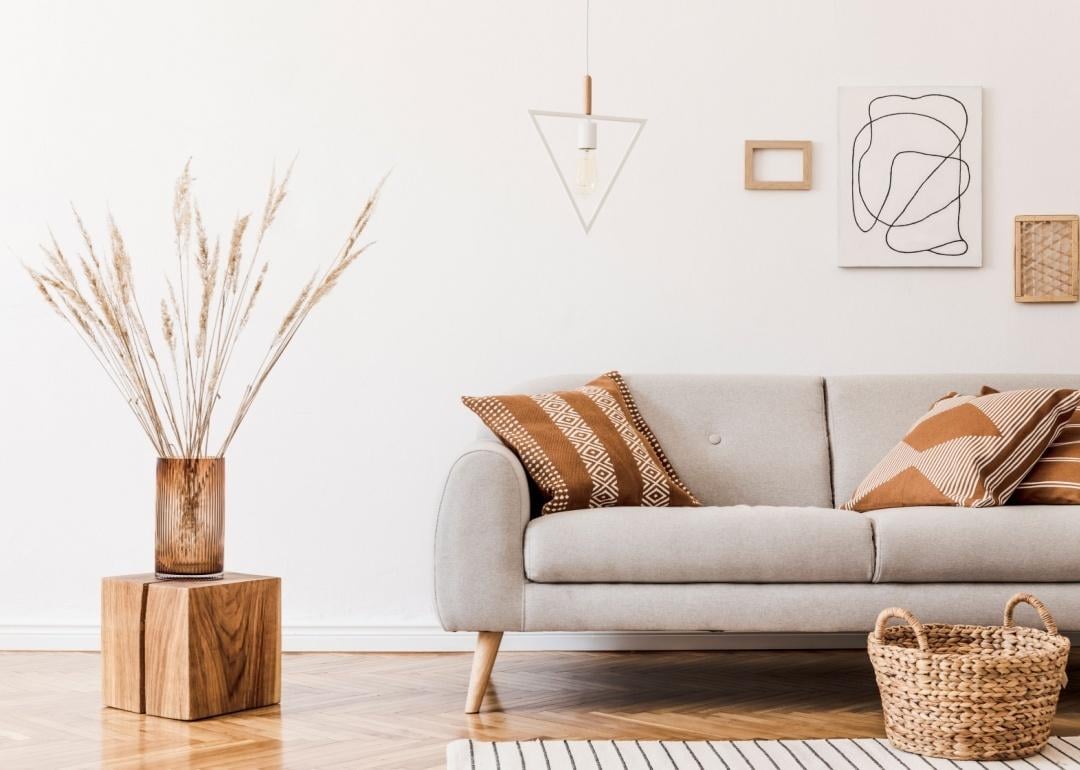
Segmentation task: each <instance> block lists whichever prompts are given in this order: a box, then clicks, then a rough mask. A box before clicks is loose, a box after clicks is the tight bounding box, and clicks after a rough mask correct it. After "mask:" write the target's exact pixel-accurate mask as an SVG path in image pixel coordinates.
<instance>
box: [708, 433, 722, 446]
mask: <svg viewBox="0 0 1080 770" xmlns="http://www.w3.org/2000/svg"><path fill="white" fill-rule="evenodd" d="M709 443H710V444H712V445H713V446H716V445H717V444H719V443H720V434H719V433H710V434H709Z"/></svg>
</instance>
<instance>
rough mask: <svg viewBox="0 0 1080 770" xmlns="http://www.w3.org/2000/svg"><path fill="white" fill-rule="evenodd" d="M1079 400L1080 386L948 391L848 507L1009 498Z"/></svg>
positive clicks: (973, 503)
mask: <svg viewBox="0 0 1080 770" xmlns="http://www.w3.org/2000/svg"><path fill="white" fill-rule="evenodd" d="M1078 405H1080V391H1074V390H1068V389H1050V388H1031V389H1028V390H1010V391H1005V392H1003V393H987V394H986V395H979V396H958V395H950V396H947V397H946V398H943V399H942V400H940V401H938V402H937V403H935V404H934V405H933V406H932V407H931V408H930V411H929V412H927V413H926V415H924V416H923V417H922V418H920V419H919V421H918V422H916V423H915V424H914V425H913V426H912V427H911V430H909V431H908V434H907V435H906V436H905V437H904V439H903V440H902V441H901V442H900V443H899V444H897V445H896V446H895V447H893V449H892V450H890V452H889V453H888V454H887V455H886V456H885V458H884V459H882V461H881V462H880V463H878V464H877V466H876V467H875V468H874V469H873V470H872V471H870V474H869V475H868V476H867V477H866V478H865V479H864V480H863V482H862V483H861V484H859V486H858V488H857V489H856V490H855V494H854V495H853V496H852V498H851V500H849V501H848V502H847V503H845V504H844V505H843V506H842V507H843V508H845V509H847V510H851V511H873V510H877V509H879V508H902V507H906V506H913V505H952V506H964V507H970V508H983V507H986V506H991V505H1003V504H1004V503H1005V501H1006V500H1008V499H1009V496H1010V495H1011V494H1012V492H1013V490H1014V489H1016V487H1017V485H1019V484H1020V483H1021V481H1022V480H1023V479H1024V477H1025V476H1026V475H1027V474H1028V471H1030V470H1031V468H1032V467H1033V466H1034V465H1035V464H1036V462H1038V460H1039V457H1040V456H1041V455H1042V453H1043V450H1044V449H1046V447H1047V446H1048V445H1049V444H1050V443H1051V441H1053V439H1054V437H1055V436H1056V435H1057V434H1058V431H1059V430H1060V428H1061V427H1062V426H1063V425H1064V424H1066V423H1067V422H1068V421H1069V419H1070V417H1071V416H1072V414H1073V412H1074V411H1075V410H1076V408H1077V406H1078Z"/></svg>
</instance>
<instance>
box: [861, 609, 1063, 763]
mask: <svg viewBox="0 0 1080 770" xmlns="http://www.w3.org/2000/svg"><path fill="white" fill-rule="evenodd" d="M1020 602H1026V603H1028V604H1030V605H1031V606H1033V607H1034V608H1035V609H1036V610H1037V611H1038V613H1039V617H1040V618H1041V619H1042V622H1043V623H1044V624H1045V625H1046V631H1040V630H1038V629H1035V628H1023V627H1017V626H1015V625H1014V624H1013V617H1012V615H1013V609H1014V608H1015V607H1016V605H1017V604H1019V603H1020ZM890 618H902V619H903V620H906V621H907V622H908V624H909V625H908V626H896V627H892V628H886V627H885V624H886V623H887V622H888V621H889V619H890ZM868 648H869V652H870V660H871V661H872V662H873V664H874V675H875V676H876V677H877V683H878V688H879V689H880V690H881V704H882V707H883V709H884V711H885V732H886V734H887V735H888V736H889V740H890V741H892V744H893V745H894V746H896V747H897V748H898V749H902V750H904V751H910V752H914V753H916V754H926V755H928V756H932V757H945V758H947V759H1019V758H1021V757H1027V756H1030V755H1032V754H1036V753H1038V752H1039V751H1040V750H1041V749H1042V747H1043V746H1044V745H1046V741H1047V740H1048V739H1049V738H1050V723H1051V722H1052V721H1053V719H1054V712H1055V711H1056V710H1057V702H1058V694H1059V692H1060V691H1061V688H1062V687H1064V686H1065V682H1066V677H1065V664H1066V662H1067V660H1068V657H1069V640H1068V639H1067V638H1065V637H1064V636H1061V635H1060V634H1059V633H1058V629H1057V624H1056V623H1054V618H1053V617H1052V616H1051V615H1050V612H1049V610H1047V609H1046V605H1044V604H1043V603H1042V602H1040V601H1039V600H1038V599H1036V598H1035V597H1034V596H1031V595H1030V594H1017V595H1016V596H1014V597H1013V598H1011V599H1010V600H1009V602H1008V604H1006V605H1005V622H1004V625H1003V626H953V625H946V624H928V625H923V624H922V623H920V622H919V620H918V618H916V617H915V616H914V615H912V614H911V613H910V612H908V611H907V610H903V609H899V608H896V607H893V608H891V609H887V610H883V611H882V613H881V614H880V615H878V619H877V623H876V625H875V627H874V632H873V633H872V634H870V636H869V638H868Z"/></svg>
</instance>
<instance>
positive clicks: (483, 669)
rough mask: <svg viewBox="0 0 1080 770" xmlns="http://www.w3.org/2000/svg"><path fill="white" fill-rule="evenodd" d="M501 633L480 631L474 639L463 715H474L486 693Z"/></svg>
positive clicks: (497, 652) (500, 640)
mask: <svg viewBox="0 0 1080 770" xmlns="http://www.w3.org/2000/svg"><path fill="white" fill-rule="evenodd" d="M502 637H503V632H502V631H481V632H480V633H479V634H478V635H477V637H476V650H475V651H474V652H473V659H472V674H470V675H469V695H468V696H467V697H466V698H465V713H466V714H476V713H478V712H479V711H480V704H481V703H482V702H483V700H484V693H485V692H487V686H488V680H489V679H491V669H492V667H493V666H494V665H495V656H496V655H498V654H499V643H500V642H502Z"/></svg>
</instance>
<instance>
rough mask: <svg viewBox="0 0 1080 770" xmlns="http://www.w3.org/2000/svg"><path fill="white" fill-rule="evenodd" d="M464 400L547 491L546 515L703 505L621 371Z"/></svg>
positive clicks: (536, 482) (544, 511)
mask: <svg viewBox="0 0 1080 770" xmlns="http://www.w3.org/2000/svg"><path fill="white" fill-rule="evenodd" d="M461 400H462V401H463V402H464V404H465V406H467V407H469V409H471V410H472V411H473V412H475V413H476V414H477V416H479V417H480V419H481V420H483V421H484V424H485V425H487V427H488V428H489V429H490V430H491V431H492V432H493V433H495V435H497V436H498V437H499V438H500V439H502V441H503V443H505V444H506V445H507V446H508V447H510V449H511V450H513V451H514V453H515V454H517V456H518V458H519V459H520V460H521V463H522V465H524V466H525V470H526V471H527V472H528V474H529V477H530V478H531V479H532V480H533V482H534V483H535V484H536V486H537V487H538V488H539V490H540V493H541V495H542V497H543V500H544V504H543V507H542V508H541V513H556V512H558V511H567V510H576V509H581V508H607V507H611V506H616V505H628V506H697V505H701V503H699V502H698V500H697V498H696V497H694V495H693V494H692V493H691V492H690V490H689V489H687V488H686V485H685V484H683V482H682V481H681V480H680V479H679V476H678V474H677V473H675V469H674V468H673V467H672V465H671V462H670V461H669V460H668V459H667V455H666V454H664V450H663V449H662V448H661V446H660V442H658V441H657V440H656V436H654V435H653V432H652V430H650V428H649V426H648V424H647V423H646V422H645V420H644V418H643V417H642V416H641V413H640V412H639V411H638V408H637V405H636V404H635V403H634V397H633V396H632V395H630V389H629V388H627V387H626V383H625V382H624V381H623V378H622V376H621V375H620V374H619V373H618V372H608V373H607V374H604V375H602V376H600V377H598V378H596V379H595V380H593V381H592V382H590V383H589V384H587V385H585V386H584V387H581V388H577V389H575V390H568V391H558V392H555V393H538V394H535V395H516V396H485V397H480V398H476V397H472V396H465V397H463V398H462V399H461Z"/></svg>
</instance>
